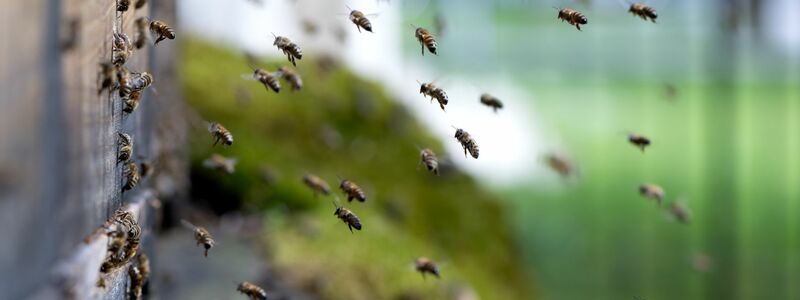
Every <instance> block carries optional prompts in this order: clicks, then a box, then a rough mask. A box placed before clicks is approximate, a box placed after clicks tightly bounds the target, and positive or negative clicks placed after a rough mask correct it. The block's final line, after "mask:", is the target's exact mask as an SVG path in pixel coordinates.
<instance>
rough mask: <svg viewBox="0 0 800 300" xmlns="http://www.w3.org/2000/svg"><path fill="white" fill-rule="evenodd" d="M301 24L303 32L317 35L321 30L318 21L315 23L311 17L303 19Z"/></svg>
mask: <svg viewBox="0 0 800 300" xmlns="http://www.w3.org/2000/svg"><path fill="white" fill-rule="evenodd" d="M300 25H301V26H302V27H303V32H305V33H306V34H308V35H315V34H317V31H319V26H317V23H314V21H312V20H309V19H305V20H303V21H302V22H301V23H300Z"/></svg>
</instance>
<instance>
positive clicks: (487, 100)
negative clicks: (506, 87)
mask: <svg viewBox="0 0 800 300" xmlns="http://www.w3.org/2000/svg"><path fill="white" fill-rule="evenodd" d="M481 103H482V104H483V105H486V106H488V107H491V108H492V110H494V112H495V113H497V110H498V109H501V108H503V102H500V99H497V97H495V96H492V95H489V94H482V95H481Z"/></svg>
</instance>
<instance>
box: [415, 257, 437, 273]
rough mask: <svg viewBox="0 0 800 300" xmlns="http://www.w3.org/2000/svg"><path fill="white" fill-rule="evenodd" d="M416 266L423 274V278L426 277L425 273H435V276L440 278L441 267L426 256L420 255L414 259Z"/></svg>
mask: <svg viewBox="0 0 800 300" xmlns="http://www.w3.org/2000/svg"><path fill="white" fill-rule="evenodd" d="M414 267H415V268H416V269H417V272H419V273H420V274H422V277H423V278H424V277H425V273H430V274H433V276H436V278H439V267H438V266H436V263H434V262H433V261H432V260H430V259H428V258H426V257H418V258H417V259H416V260H414Z"/></svg>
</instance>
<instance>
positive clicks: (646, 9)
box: [628, 3, 658, 23]
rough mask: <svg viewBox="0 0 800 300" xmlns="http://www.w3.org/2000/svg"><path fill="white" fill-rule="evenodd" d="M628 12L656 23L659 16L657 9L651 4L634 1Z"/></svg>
mask: <svg viewBox="0 0 800 300" xmlns="http://www.w3.org/2000/svg"><path fill="white" fill-rule="evenodd" d="M628 12H629V13H631V14H633V15H634V16H638V17H640V18H642V20H645V21H647V20H648V19H649V20H650V21H652V22H653V23H655V22H656V18H658V14H657V13H656V10H655V9H654V8H652V7H650V6H647V5H645V4H644V3H632V4H631V7H630V8H629V9H628Z"/></svg>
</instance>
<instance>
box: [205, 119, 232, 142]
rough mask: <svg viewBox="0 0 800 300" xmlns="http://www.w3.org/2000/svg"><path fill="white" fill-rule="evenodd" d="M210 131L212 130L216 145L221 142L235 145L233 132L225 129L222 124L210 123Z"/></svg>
mask: <svg viewBox="0 0 800 300" xmlns="http://www.w3.org/2000/svg"><path fill="white" fill-rule="evenodd" d="M208 132H211V136H212V137H213V138H214V146H216V145H217V143H219V142H222V144H223V145H227V146H230V145H233V134H231V132H230V131H228V129H225V127H223V126H222V124H220V123H217V122H211V123H209V124H208Z"/></svg>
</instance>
